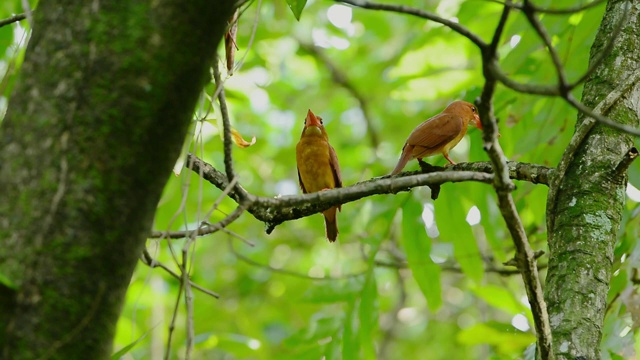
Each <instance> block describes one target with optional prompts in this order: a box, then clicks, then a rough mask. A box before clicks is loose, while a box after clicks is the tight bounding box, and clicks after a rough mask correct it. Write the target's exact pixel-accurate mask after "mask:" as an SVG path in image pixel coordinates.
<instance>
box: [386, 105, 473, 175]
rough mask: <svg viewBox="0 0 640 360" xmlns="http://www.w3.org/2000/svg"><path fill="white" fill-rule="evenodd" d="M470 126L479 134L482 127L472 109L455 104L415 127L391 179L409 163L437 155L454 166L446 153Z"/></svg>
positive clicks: (469, 106) (403, 148)
mask: <svg viewBox="0 0 640 360" xmlns="http://www.w3.org/2000/svg"><path fill="white" fill-rule="evenodd" d="M469 122H471V123H472V124H474V125H475V126H476V127H477V128H478V129H480V130H482V123H481V122H480V117H479V116H478V109H476V107H475V105H473V104H470V103H468V102H466V101H461V100H458V101H454V102H452V103H451V104H449V106H447V107H446V108H445V109H444V110H443V111H442V112H441V113H440V114H438V115H436V116H434V117H431V118H429V119H428V120H427V121H425V122H423V123H422V124H420V125H418V127H416V128H415V129H413V131H412V132H411V134H409V138H408V139H407V141H406V142H405V143H404V146H403V147H402V155H401V156H400V160H398V165H396V168H395V169H393V171H392V172H391V175H396V174H398V173H399V172H400V171H402V169H404V167H405V165H407V162H409V160H411V159H418V161H422V158H425V157H428V156H433V155H437V154H440V153H441V154H442V155H444V157H445V159H447V161H449V163H451V164H454V165H455V162H453V160H451V158H449V150H451V149H452V148H453V147H454V146H456V145H458V143H459V142H460V140H462V138H463V137H464V135H465V134H466V133H467V126H468V125H469Z"/></svg>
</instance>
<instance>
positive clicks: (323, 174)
mask: <svg viewBox="0 0 640 360" xmlns="http://www.w3.org/2000/svg"><path fill="white" fill-rule="evenodd" d="M296 163H297V167H298V181H299V182H300V188H301V189H302V192H303V193H304V194H308V193H313V192H318V191H323V190H328V189H333V188H340V187H342V176H341V174H340V164H339V163H338V156H337V155H336V151H335V149H334V148H333V147H332V146H331V144H329V136H328V135H327V131H326V130H325V128H324V125H323V123H322V118H321V117H320V116H316V115H315V114H314V113H313V112H311V110H310V109H309V111H308V112H307V117H306V118H305V121H304V129H303V130H302V135H301V136H300V141H299V142H298V144H297V145H296ZM338 210H341V206H340V205H337V206H333V207H331V208H329V209H327V210H325V211H323V215H324V224H325V231H326V236H327V239H328V240H329V242H334V241H336V239H337V238H338V223H337V211H338Z"/></svg>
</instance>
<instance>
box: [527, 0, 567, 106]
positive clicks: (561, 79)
mask: <svg viewBox="0 0 640 360" xmlns="http://www.w3.org/2000/svg"><path fill="white" fill-rule="evenodd" d="M522 12H524V14H525V16H526V17H527V20H529V24H531V26H532V27H533V29H534V30H535V31H536V33H537V34H538V36H539V37H540V39H542V42H543V43H544V45H545V46H546V47H547V50H548V52H549V55H550V56H551V60H552V61H553V66H554V67H555V68H556V75H557V76H558V90H560V94H561V95H564V94H566V93H567V92H568V91H569V87H568V85H567V77H566V75H565V74H564V68H563V66H562V61H561V60H560V56H559V55H558V52H557V51H556V49H555V48H554V47H553V44H551V38H550V37H549V34H547V30H546V29H545V28H544V26H542V24H541V23H540V21H539V20H538V18H537V17H536V13H535V9H534V7H533V5H532V4H531V2H530V1H529V0H524V3H523V5H522Z"/></svg>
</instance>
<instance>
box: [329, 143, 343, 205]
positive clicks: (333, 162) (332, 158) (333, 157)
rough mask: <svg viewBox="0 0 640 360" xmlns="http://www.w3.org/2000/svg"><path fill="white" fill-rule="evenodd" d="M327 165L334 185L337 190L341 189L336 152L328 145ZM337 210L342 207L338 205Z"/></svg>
mask: <svg viewBox="0 0 640 360" xmlns="http://www.w3.org/2000/svg"><path fill="white" fill-rule="evenodd" d="M329 165H331V172H333V180H334V181H335V183H336V187H337V188H341V187H342V174H340V163H338V155H336V150H335V149H334V148H333V146H331V144H329ZM338 210H342V205H338Z"/></svg>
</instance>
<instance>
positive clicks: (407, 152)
mask: <svg viewBox="0 0 640 360" xmlns="http://www.w3.org/2000/svg"><path fill="white" fill-rule="evenodd" d="M412 153H413V146H412V145H409V144H404V147H403V148H402V155H401V156H400V160H398V165H396V168H395V169H393V171H392V172H391V175H396V174H398V173H400V171H402V169H404V167H405V165H407V163H408V162H409V160H411V155H412Z"/></svg>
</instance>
